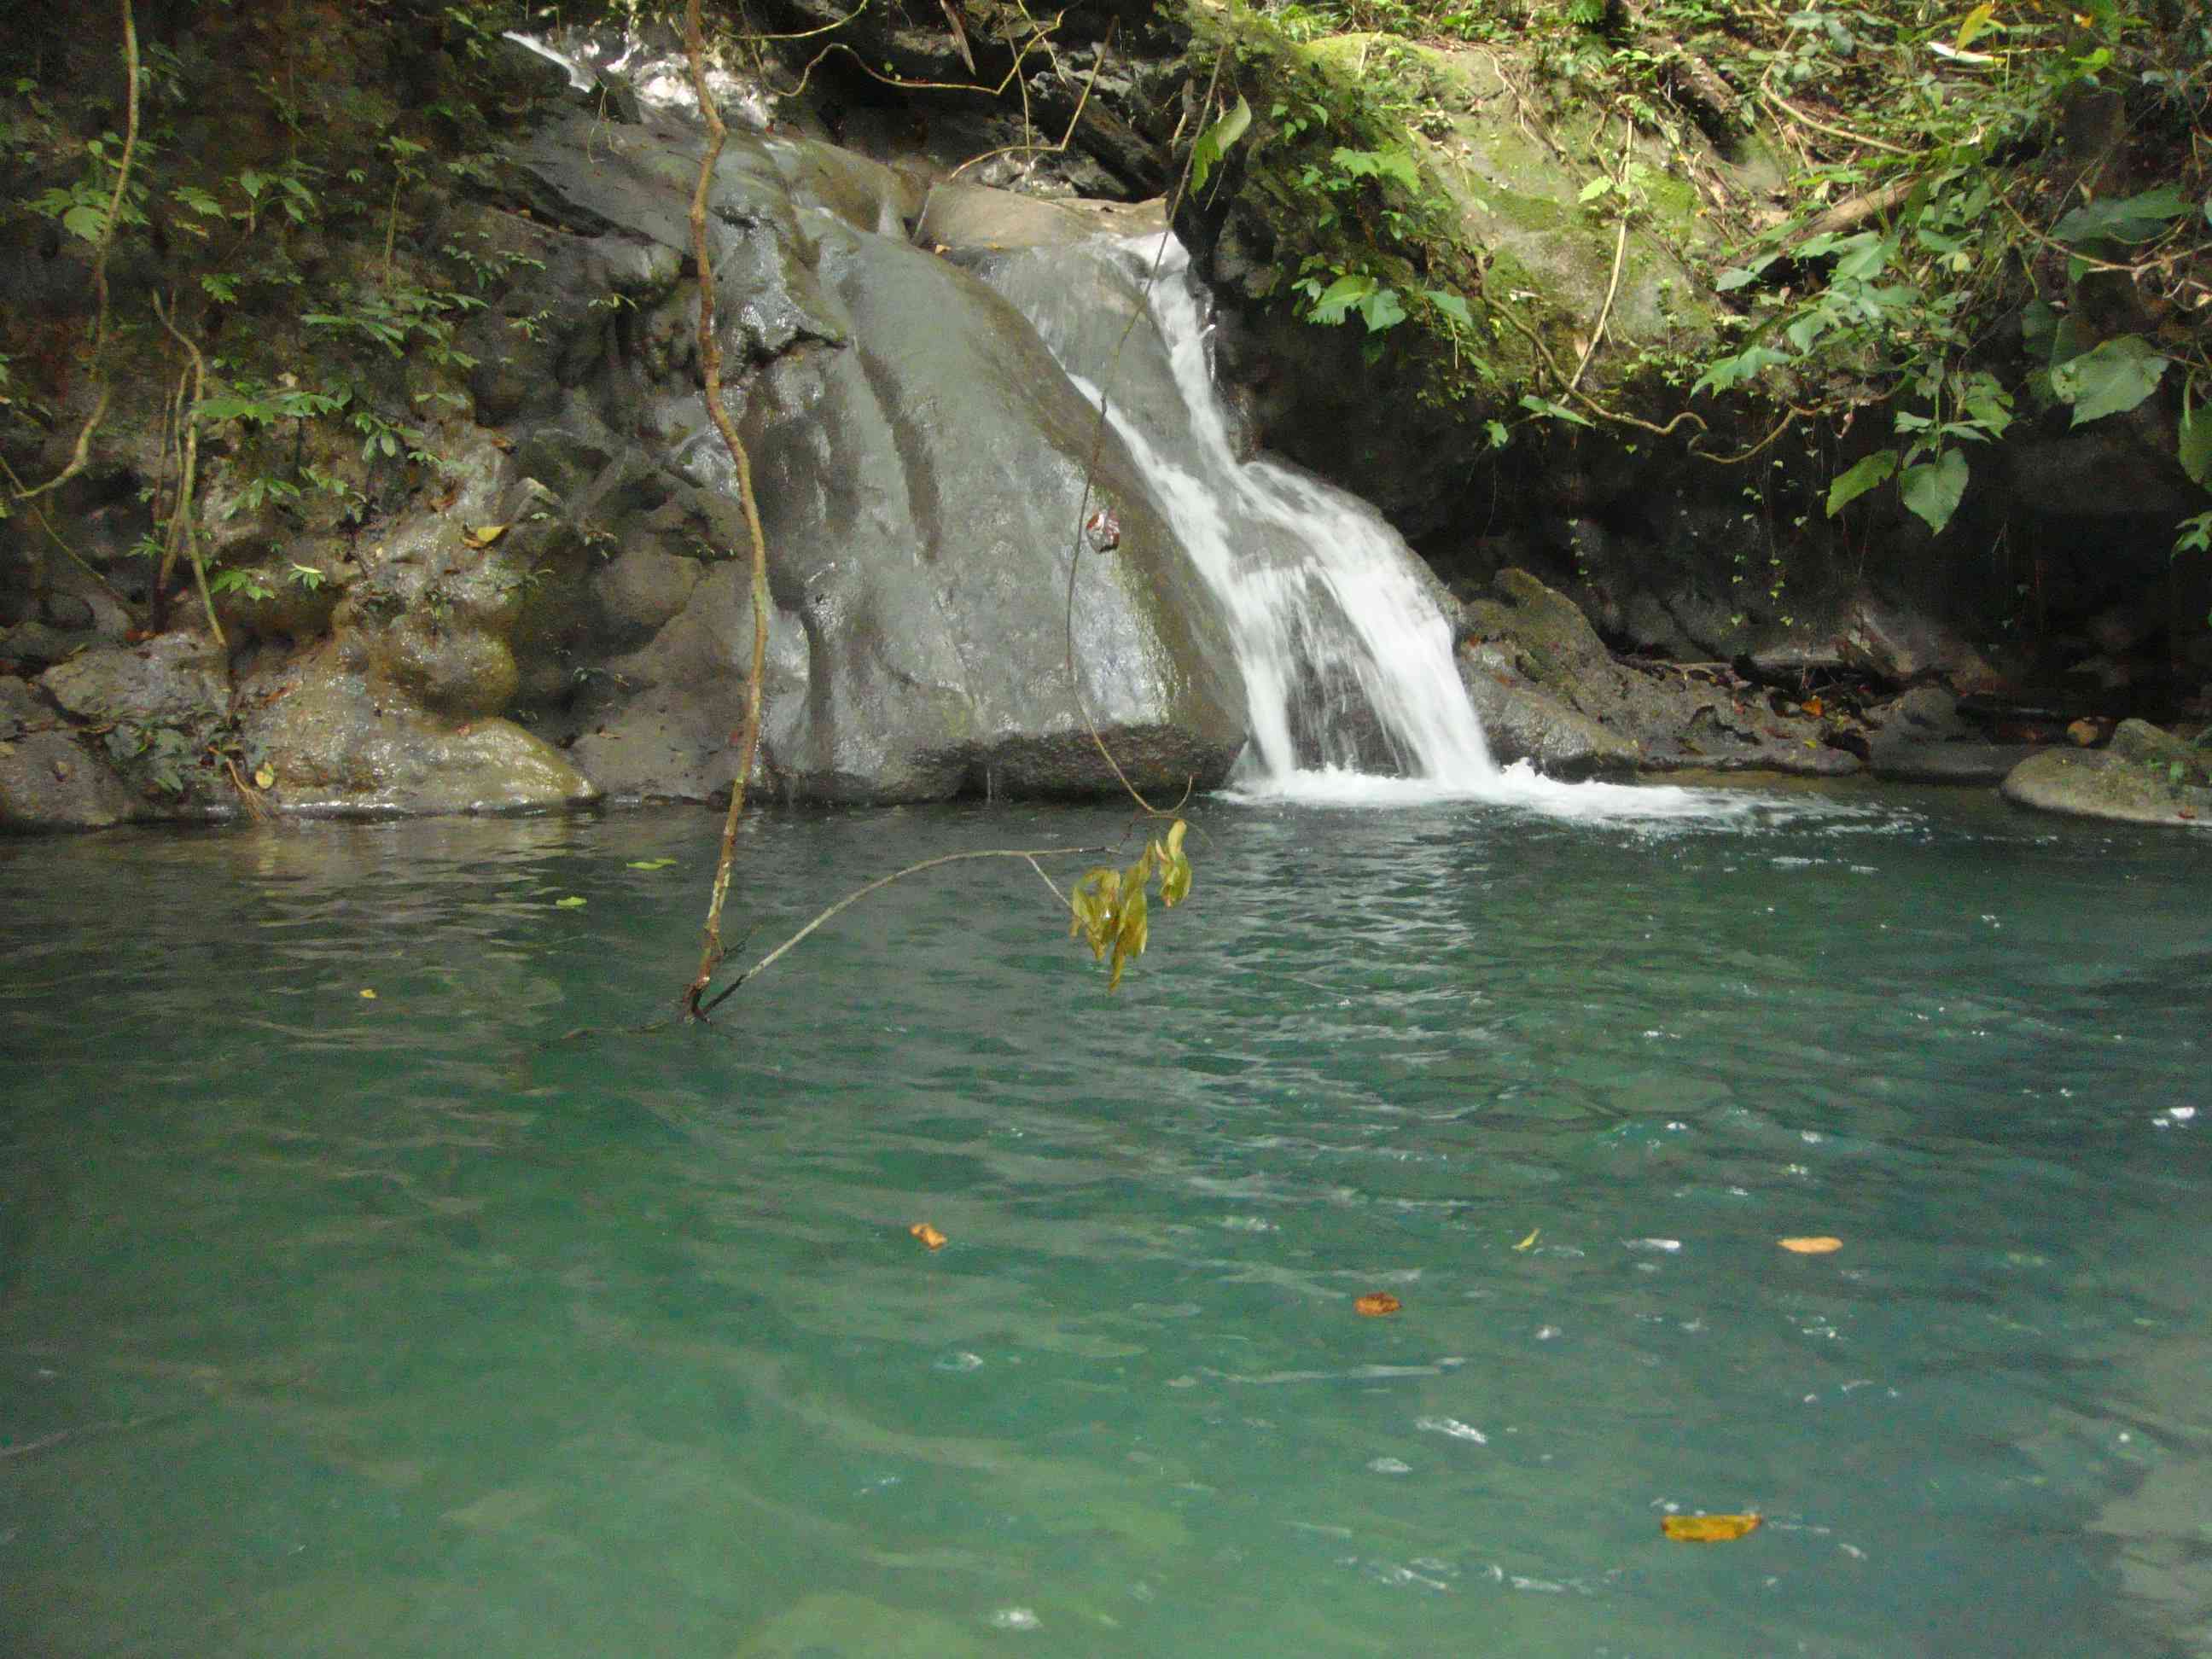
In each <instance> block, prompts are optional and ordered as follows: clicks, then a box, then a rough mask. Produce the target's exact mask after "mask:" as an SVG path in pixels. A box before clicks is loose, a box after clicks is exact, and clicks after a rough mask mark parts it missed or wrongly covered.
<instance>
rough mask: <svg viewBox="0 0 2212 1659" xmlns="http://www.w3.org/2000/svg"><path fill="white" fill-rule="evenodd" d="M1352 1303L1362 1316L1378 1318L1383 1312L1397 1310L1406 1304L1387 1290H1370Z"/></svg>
mask: <svg viewBox="0 0 2212 1659" xmlns="http://www.w3.org/2000/svg"><path fill="white" fill-rule="evenodd" d="M1405 1305H1406V1304H1404V1303H1402V1302H1401V1301H1399V1300H1398V1298H1397V1297H1395V1296H1393V1295H1391V1294H1390V1292H1389V1291H1368V1293H1367V1294H1366V1295H1365V1296H1363V1297H1360V1298H1359V1300H1358V1301H1357V1302H1355V1303H1353V1304H1352V1308H1353V1309H1354V1310H1356V1311H1357V1312H1358V1313H1359V1314H1360V1315H1361V1316H1363V1317H1364V1318H1368V1319H1380V1318H1382V1317H1383V1315H1384V1314H1394V1313H1395V1312H1397V1311H1398V1310H1399V1309H1401V1308H1402V1307H1404V1306H1405Z"/></svg>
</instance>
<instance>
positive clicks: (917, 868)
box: [694, 0, 1114, 1019]
mask: <svg viewBox="0 0 2212 1659" xmlns="http://www.w3.org/2000/svg"><path fill="white" fill-rule="evenodd" d="M694 3H695V4H696V0H694ZM1113 850H1114V849H1113V848H1110V847H1032V848H1022V847H994V848H986V849H984V850H983V851H981V852H975V853H947V854H945V855H944V856H943V857H941V858H933V859H924V860H922V861H921V863H919V864H909V865H908V866H906V868H905V869H903V870H894V871H892V872H890V874H889V875H888V876H878V877H877V878H876V879H875V880H873V881H872V882H870V883H869V884H867V885H866V887H856V888H854V890H852V891H851V892H849V893H848V894H846V895H845V896H844V897H842V898H841V899H839V900H838V901H837V902H836V903H835V904H833V905H831V906H829V908H827V909H825V910H823V912H822V913H821V914H820V915H817V916H816V917H815V918H814V920H813V921H810V922H808V923H807V924H806V926H805V927H802V928H800V929H799V931H798V932H797V933H793V935H792V936H791V937H790V938H789V939H786V940H784V942H783V943H782V944H781V945H777V946H776V947H775V950H773V951H769V953H768V954H767V955H766V956H764V957H762V958H761V959H760V960H759V961H758V962H757V963H753V965H752V966H751V967H750V968H748V969H745V970H744V972H743V973H742V974H739V975H738V976H737V977H736V978H735V979H733V980H732V981H730V982H729V983H728V984H727V985H726V986H724V987H722V988H721V989H720V991H717V992H716V993H715V994H714V998H713V1000H711V1001H709V1002H708V1003H707V1004H706V1006H703V1007H702V1008H701V1009H699V1010H698V1012H697V1013H696V1016H695V1018H701V1019H703V1018H706V1017H707V1015H708V1013H710V1012H713V1011H714V1009H716V1008H718V1007H720V1006H721V1004H722V1002H723V1000H725V999H726V998H727V997H728V996H729V995H730V994H732V992H734V991H735V990H736V989H737V988H738V987H739V986H740V985H743V984H744V982H745V981H747V980H749V979H751V978H753V977H754V976H755V975H758V974H762V973H764V972H766V971H767V970H768V969H769V968H771V967H773V966H774V965H775V963H776V961H777V960H778V958H780V957H782V956H783V955H784V953H785V952H786V951H789V950H790V949H791V948H792V947H793V945H798V944H799V942H800V941H801V940H803V939H805V938H806V937H807V935H809V934H810V933H813V932H814V931H815V930H816V929H817V928H818V927H821V926H822V925H823V923H825V922H828V921H834V920H836V917H838V916H839V915H842V914H843V913H844V912H845V911H847V910H849V909H851V908H853V907H854V905H856V904H858V903H859V902H860V901H861V900H862V899H864V898H866V897H867V896H868V895H869V894H871V893H879V892H881V891H882V890H884V888H886V887H888V886H890V884H892V883H893V882H895V881H904V880H905V879H906V878H908V876H918V875H920V874H921V872H923V871H925V870H936V869H941V868H942V867H943V866H945V865H948V864H959V863H962V862H963V861H964V860H969V859H1026V860H1029V864H1030V868H1031V869H1033V870H1035V871H1036V872H1037V874H1038V875H1040V876H1043V877H1044V884H1045V885H1046V886H1048V887H1052V891H1053V896H1054V898H1057V899H1058V900H1059V901H1060V904H1061V905H1062V907H1063V908H1064V907H1066V903H1067V896H1066V894H1064V893H1062V892H1061V891H1060V889H1059V888H1057V887H1053V884H1052V878H1051V877H1050V876H1046V875H1045V873H1044V866H1042V865H1041V864H1039V863H1038V862H1037V860H1039V859H1042V858H1068V857H1073V855H1074V854H1078V853H1087V854H1101V853H1110V852H1112V851H1113Z"/></svg>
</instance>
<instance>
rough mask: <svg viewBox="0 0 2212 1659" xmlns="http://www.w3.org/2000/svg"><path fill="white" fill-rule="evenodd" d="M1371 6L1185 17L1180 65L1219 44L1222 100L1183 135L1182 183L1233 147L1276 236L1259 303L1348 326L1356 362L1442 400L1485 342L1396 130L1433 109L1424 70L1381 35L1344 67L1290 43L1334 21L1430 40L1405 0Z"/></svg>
mask: <svg viewBox="0 0 2212 1659" xmlns="http://www.w3.org/2000/svg"><path fill="white" fill-rule="evenodd" d="M1386 9H1388V10H1389V12H1390V15H1389V16H1388V17H1381V18H1378V17H1376V16H1374V15H1370V12H1368V11H1366V10H1363V11H1362V13H1361V15H1358V16H1354V15H1352V13H1351V12H1349V11H1344V10H1331V11H1328V13H1326V14H1324V13H1323V12H1322V11H1320V10H1315V11H1311V12H1302V11H1300V10H1299V9H1297V8H1294V7H1277V8H1273V9H1270V10H1268V11H1266V12H1264V13H1262V12H1254V11H1248V10H1245V9H1243V8H1241V7H1237V8H1232V9H1229V10H1226V11H1224V12H1221V13H1201V14H1194V25H1195V38H1194V46H1193V52H1194V57H1195V56H1196V55H1197V54H1199V53H1201V52H1203V53H1205V54H1206V55H1207V56H1208V57H1209V58H1211V57H1212V56H1213V55H1215V54H1216V53H1217V52H1218V51H1219V50H1221V49H1224V48H1225V49H1226V51H1227V52H1228V58H1227V60H1226V61H1227V62H1228V63H1229V64H1231V65H1233V68H1232V70H1231V73H1230V75H1229V76H1228V77H1227V79H1228V82H1229V84H1230V86H1231V88H1232V93H1233V97H1234V102H1233V103H1232V104H1231V110H1230V113H1229V115H1228V116H1225V118H1223V120H1222V121H1220V122H1218V123H1217V124H1215V126H1214V127H1213V128H1211V129H1209V130H1208V131H1207V132H1206V133H1205V134H1203V135H1201V136H1200V138H1199V140H1198V141H1197V144H1196V147H1195V149H1194V161H1193V167H1192V174H1193V179H1194V181H1196V180H1199V179H1206V178H1210V177H1211V176H1212V168H1213V167H1214V166H1215V165H1216V164H1217V163H1218V160H1219V158H1220V155H1221V154H1222V153H1223V152H1224V151H1225V149H1226V148H1227V145H1228V144H1229V143H1233V142H1241V143H1243V146H1244V155H1245V158H1246V160H1245V165H1244V167H1243V183H1242V185H1241V188H1242V189H1243V191H1246V192H1248V193H1249V194H1250V195H1252V196H1253V197H1255V198H1256V199H1257V202H1258V203H1259V204H1260V210H1261V212H1263V213H1264V214H1265V216H1266V217H1267V220H1268V221H1269V222H1270V223H1271V224H1272V225H1273V226H1275V227H1278V228H1279V230H1280V232H1281V234H1284V235H1285V236H1286V237H1287V238H1289V239H1291V240H1290V242H1289V245H1287V246H1279V248H1278V249H1277V250H1276V253H1275V258H1274V264H1275V266H1276V268H1277V270H1278V272H1279V275H1278V276H1275V277H1274V279H1273V281H1274V283H1275V286H1274V289H1273V297H1275V298H1276V299H1277V300H1279V301H1280V302H1282V303H1285V305H1287V306H1288V307H1289V308H1290V309H1291V311H1292V313H1293V314H1295V315H1297V316H1298V317H1300V318H1302V319H1304V320H1305V321H1308V322H1310V323H1313V324H1315V325H1317V326H1322V327H1335V326H1340V325H1346V324H1353V323H1356V324H1357V325H1358V327H1359V329H1360V332H1361V334H1362V337H1363V340H1364V355H1365V356H1367V358H1368V360H1369V361H1370V362H1379V361H1381V360H1382V359H1383V357H1384V356H1386V355H1388V356H1390V357H1392V358H1393V359H1394V360H1395V361H1396V362H1398V363H1400V364H1401V365H1402V366H1404V367H1405V368H1409V369H1410V370H1411V371H1412V380H1413V386H1414V389H1415V391H1416V392H1417V395H1419V396H1420V397H1421V398H1424V399H1425V400H1429V401H1434V402H1449V401H1455V400H1456V399H1458V398H1462V397H1464V396H1466V395H1467V393H1468V391H1469V389H1470V388H1471V386H1473V385H1474V383H1476V382H1477V381H1478V380H1480V377H1481V376H1483V375H1484V374H1486V371H1487V359H1488V356H1489V352H1488V349H1487V348H1488V347H1489V346H1490V344H1491V343H1492V342H1491V339H1490V337H1489V334H1488V331H1487V325H1486V322H1485V320H1484V319H1483V318H1482V314H1481V310H1480V307H1479V305H1478V304H1476V303H1473V302H1471V301H1470V298H1469V296H1470V295H1477V294H1479V293H1480V270H1479V268H1478V267H1477V266H1476V264H1475V263H1474V255H1473V254H1472V252H1470V251H1469V250H1468V249H1467V248H1466V247H1465V246H1463V242H1462V236H1461V233H1460V215H1459V210H1458V208H1457V206H1456V204H1455V203H1454V202H1453V201H1452V199H1451V197H1449V194H1448V193H1447V192H1446V191H1445V190H1444V189H1443V186H1442V185H1441V184H1440V183H1439V182H1438V181H1437V179H1433V178H1431V176H1430V175H1429V173H1428V172H1427V169H1426V167H1425V165H1424V163H1423V161H1422V160H1421V159H1420V156H1419V152H1418V150H1417V148H1416V146H1415V145H1414V143H1413V133H1412V130H1411V128H1410V127H1409V125H1408V124H1409V122H1410V121H1412V120H1413V119H1415V118H1418V117H1419V115H1420V114H1421V113H1422V112H1424V111H1428V112H1431V113H1433V112H1434V105H1433V103H1432V102H1431V101H1429V100H1428V97H1427V94H1428V87H1427V76H1428V75H1429V70H1427V69H1426V67H1425V65H1424V64H1422V62H1421V60H1420V59H1419V57H1418V56H1417V55H1416V54H1414V53H1413V52H1409V51H1407V49H1406V48H1404V47H1402V46H1399V45H1398V44H1396V43H1395V42H1392V41H1387V40H1386V41H1382V42H1379V43H1371V44H1370V45H1369V46H1366V47H1364V49H1363V51H1362V52H1361V54H1360V57H1359V61H1358V65H1357V67H1356V68H1355V66H1354V65H1353V64H1350V63H1339V62H1337V61H1335V59H1334V58H1332V57H1331V56H1330V55H1329V54H1328V53H1315V52H1309V51H1307V50H1305V49H1304V47H1302V46H1301V45H1300V41H1301V40H1304V39H1306V38H1310V36H1311V35H1312V34H1315V33H1322V32H1325V26H1328V25H1334V24H1338V23H1344V22H1352V23H1359V22H1366V23H1370V24H1371V23H1374V22H1377V21H1380V22H1383V23H1384V24H1386V25H1388V26H1392V27H1395V29H1396V30H1397V32H1401V33H1408V34H1411V33H1434V32H1435V31H1434V30H1433V29H1432V28H1429V27H1424V18H1425V14H1424V13H1419V12H1417V11H1416V10H1415V9H1413V8H1411V7H1405V8H1386ZM1228 95H1232V94H1225V96H1228ZM1240 115H1241V118H1240ZM1201 164H1202V165H1201Z"/></svg>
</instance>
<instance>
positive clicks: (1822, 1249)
mask: <svg viewBox="0 0 2212 1659" xmlns="http://www.w3.org/2000/svg"><path fill="white" fill-rule="evenodd" d="M1774 1242H1775V1243H1777V1244H1779V1245H1780V1246H1781V1247H1782V1248H1783V1249H1785V1250H1787V1251H1789V1252H1790V1254H1791V1255H1828V1254H1829V1253H1830V1252H1831V1251H1833V1250H1840V1249H1843V1248H1844V1241H1843V1240H1842V1239H1840V1238H1829V1237H1826V1236H1822V1237H1814V1238H1778V1239H1776V1240H1775V1241H1774Z"/></svg>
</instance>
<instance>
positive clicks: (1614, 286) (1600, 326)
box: [1567, 120, 1636, 392]
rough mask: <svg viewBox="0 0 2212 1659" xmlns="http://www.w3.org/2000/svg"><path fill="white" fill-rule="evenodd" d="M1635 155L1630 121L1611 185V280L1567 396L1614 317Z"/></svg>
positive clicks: (1579, 380)
mask: <svg viewBox="0 0 2212 1659" xmlns="http://www.w3.org/2000/svg"><path fill="white" fill-rule="evenodd" d="M1635 154H1636V123H1635V122H1634V120H1631V121H1630V122H1629V124H1628V137H1627V139H1626V142H1625V143H1622V145H1621V147H1620V173H1618V174H1617V175H1616V176H1615V178H1614V179H1613V193H1614V194H1615V195H1616V196H1618V197H1620V203H1619V207H1620V231H1619V233H1618V234H1616V235H1615V236H1614V237H1613V276H1612V277H1611V279H1610V280H1609V281H1607V283H1606V285H1605V303H1604V304H1602V305H1601V306H1600V307H1598V308H1597V321H1596V322H1595V323H1594V324H1592V325H1591V326H1590V336H1589V343H1588V344H1587V345H1585V346H1583V355H1582V361H1581V362H1577V364H1576V365H1575V372H1574V373H1573V374H1570V375H1568V376H1567V390H1568V391H1570V392H1572V391H1573V390H1574V389H1575V388H1576V387H1577V386H1579V385H1581V384H1582V378H1583V370H1584V369H1586V368H1589V360H1590V356H1591V354H1592V353H1593V352H1595V350H1596V349H1597V348H1598V342H1599V341H1601V340H1602V339H1604V338H1605V324H1606V319H1607V318H1608V317H1610V316H1612V315H1613V295H1616V294H1618V293H1620V268H1621V266H1622V265H1623V264H1625V263H1626V260H1627V258H1628V215H1629V207H1630V203H1629V200H1628V163H1629V161H1630V159H1631V158H1632V156H1633V155H1635Z"/></svg>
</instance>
